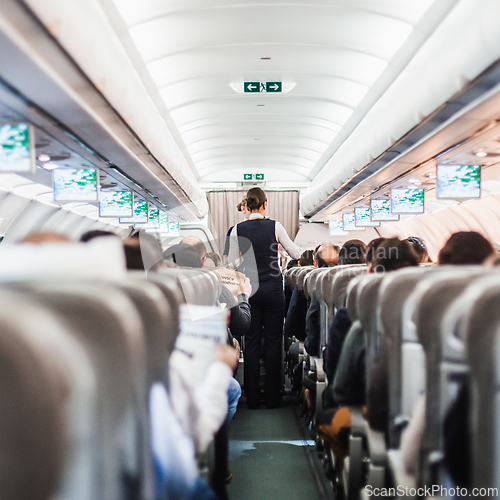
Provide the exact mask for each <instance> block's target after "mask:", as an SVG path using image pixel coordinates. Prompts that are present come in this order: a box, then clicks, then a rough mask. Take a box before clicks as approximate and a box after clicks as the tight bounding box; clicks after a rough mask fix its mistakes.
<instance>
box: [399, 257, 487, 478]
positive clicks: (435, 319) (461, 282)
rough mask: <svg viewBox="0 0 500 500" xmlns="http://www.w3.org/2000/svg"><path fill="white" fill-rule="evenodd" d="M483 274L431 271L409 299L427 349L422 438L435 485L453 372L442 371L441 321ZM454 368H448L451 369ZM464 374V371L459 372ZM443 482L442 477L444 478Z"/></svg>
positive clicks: (426, 468)
mask: <svg viewBox="0 0 500 500" xmlns="http://www.w3.org/2000/svg"><path fill="white" fill-rule="evenodd" d="M481 275H484V268H482V267H480V266H461V267H459V266H457V267H451V266H447V267H446V268H443V269H442V270H440V271H439V272H432V273H430V274H429V276H427V277H426V278H425V279H423V280H421V281H420V282H419V284H418V285H417V287H416V288H415V291H414V292H413V293H412V295H411V296H410V297H409V299H408V301H410V300H411V301H412V303H413V307H414V313H413V320H414V323H415V327H416V333H417V336H418V339H419V340H420V343H421V344H422V346H423V348H424V350H425V378H426V421H425V431H424V435H423V438H422V446H421V455H422V461H421V463H422V471H421V475H422V481H423V483H424V484H435V483H434V482H433V481H434V480H439V479H440V478H439V477H436V476H435V474H436V473H437V471H436V457H439V456H440V455H441V453H442V449H443V448H442V423H443V419H444V408H445V407H447V406H448V403H449V401H446V400H445V398H446V397H447V393H446V391H445V389H444V384H445V380H444V378H443V377H445V378H448V376H449V375H450V373H448V374H446V375H445V374H444V373H442V372H441V370H442V367H441V363H442V361H443V350H442V347H443V341H442V338H441V329H440V327H441V322H442V320H443V317H444V315H445V313H446V310H447V309H448V308H449V307H450V305H451V304H452V303H453V301H454V300H456V299H457V298H458V297H459V296H460V295H461V294H462V293H463V291H464V290H465V289H466V288H467V286H468V285H469V284H470V283H471V281H473V280H474V278H475V277H477V276H481ZM450 368H451V367H450V366H449V367H448V369H450ZM459 371H462V370H459ZM441 479H442V478H441Z"/></svg>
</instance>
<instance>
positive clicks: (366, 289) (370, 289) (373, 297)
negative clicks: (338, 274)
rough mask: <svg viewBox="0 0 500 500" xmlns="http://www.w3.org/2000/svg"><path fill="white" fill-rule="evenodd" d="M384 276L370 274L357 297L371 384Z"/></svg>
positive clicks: (368, 381)
mask: <svg viewBox="0 0 500 500" xmlns="http://www.w3.org/2000/svg"><path fill="white" fill-rule="evenodd" d="M384 276H385V275H384V274H382V273H380V274H379V273H377V274H368V275H367V276H365V277H364V279H363V280H362V281H361V283H360V284H359V290H358V296H357V299H358V300H357V316H358V319H359V321H360V322H361V326H362V327H363V330H364V331H365V333H366V380H367V384H369V383H370V373H371V369H372V366H373V362H374V361H375V356H376V354H377V352H378V348H379V340H378V331H377V323H376V314H377V297H378V292H379V289H380V285H381V284H382V280H383V279H384Z"/></svg>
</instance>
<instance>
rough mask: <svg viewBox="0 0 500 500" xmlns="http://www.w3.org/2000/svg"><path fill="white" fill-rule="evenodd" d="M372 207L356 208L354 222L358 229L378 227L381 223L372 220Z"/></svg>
mask: <svg viewBox="0 0 500 500" xmlns="http://www.w3.org/2000/svg"><path fill="white" fill-rule="evenodd" d="M370 215H371V213H370V207H356V208H355V209H354V220H355V224H356V226H358V227H377V226H380V222H375V221H372V220H371V216H370Z"/></svg>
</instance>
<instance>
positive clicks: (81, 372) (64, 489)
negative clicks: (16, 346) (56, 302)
mask: <svg viewBox="0 0 500 500" xmlns="http://www.w3.org/2000/svg"><path fill="white" fill-rule="evenodd" d="M0 332H1V334H0V338H2V339H3V338H4V336H7V335H10V334H12V333H15V334H16V335H17V336H18V337H19V338H20V339H22V342H23V343H24V344H25V347H24V349H26V353H25V354H27V353H29V352H30V350H33V349H34V350H36V355H37V356H38V357H39V359H38V361H41V362H43V363H45V364H46V363H48V364H49V367H50V369H51V371H52V372H54V373H53V375H54V376H57V377H58V378H59V380H58V381H57V387H56V390H57V398H56V399H57V401H56V408H55V409H53V410H52V411H53V412H54V414H53V415H52V417H51V418H50V421H48V422H45V423H44V422H42V419H43V418H44V417H45V416H46V412H47V411H50V410H49V409H48V407H45V408H44V409H43V410H40V411H37V410H35V408H32V410H31V411H28V410H27V409H26V408H25V410H24V411H23V415H21V416H19V415H18V416H17V423H16V424H15V426H14V427H11V428H10V430H11V431H13V433H12V435H11V436H10V437H9V438H8V439H9V442H10V443H11V444H12V445H15V449H9V448H8V447H7V446H6V442H5V441H4V439H3V437H4V434H3V433H2V431H3V432H9V431H8V429H9V424H7V423H6V422H5V421H4V420H3V418H2V417H5V416H7V415H8V414H7V413H5V412H2V411H1V410H0V414H1V415H2V417H0V419H2V424H0V435H2V438H0V440H1V441H2V444H1V445H0V454H2V453H5V454H6V459H4V458H1V459H0V464H5V465H8V466H9V469H10V471H9V472H8V474H7V475H5V473H6V471H5V470H4V468H3V466H0V469H1V471H0V475H1V479H0V495H1V497H2V498H22V499H31V498H37V499H38V498H47V496H46V495H47V490H48V488H49V486H48V485H49V483H51V482H52V483H54V484H53V485H52V486H51V487H50V489H52V490H54V487H56V486H57V494H56V497H57V498H59V499H61V500H69V499H72V500H73V499H74V500H90V499H93V498H95V495H96V493H97V492H96V491H95V490H94V489H93V488H92V485H93V477H92V474H93V471H92V469H91V455H92V451H93V450H92V447H93V443H92V438H93V433H94V431H95V429H94V428H93V426H92V423H93V422H94V421H95V416H96V376H95V372H94V370H93V368H92V365H91V361H90V359H89V357H88V355H87V353H86V352H85V349H84V348H83V346H82V345H81V343H79V342H78V341H77V340H76V339H74V337H73V336H72V335H71V334H70V333H69V332H68V327H67V325H65V324H63V323H62V322H61V321H60V320H59V319H58V318H57V317H55V315H53V314H51V313H50V312H49V311H48V310H47V309H46V308H43V307H42V305H41V304H39V303H37V302H36V301H34V300H32V299H31V298H29V297H28V296H27V295H26V294H19V293H16V292H13V291H12V290H10V291H6V290H5V289H0ZM0 350H1V349H0ZM25 354H23V356H24V355H25ZM38 361H37V360H35V361H33V365H34V366H33V368H35V367H36V364H37V362H38ZM21 363H22V362H20V364H19V367H18V368H21ZM0 366H1V368H0V369H5V370H8V371H9V377H12V379H11V382H12V381H13V380H14V378H15V377H13V375H14V374H15V371H16V370H17V369H18V368H15V369H11V368H9V367H8V364H7V363H4V361H3V360H2V362H1V363H0ZM9 377H4V376H2V377H1V381H0V384H2V383H8V382H9ZM25 382H29V386H28V387H19V388H18V392H17V394H15V397H16V404H18V405H22V404H23V401H24V398H27V397H31V396H30V394H31V391H36V392H37V395H38V396H43V397H44V401H43V402H42V403H43V404H44V405H49V404H51V402H53V400H54V394H53V393H54V387H53V383H52V381H51V380H49V381H47V380H46V375H44V374H43V373H41V374H39V376H38V378H36V379H33V380H29V379H25ZM39 384H41V386H40V387H39ZM4 397H5V398H7V394H6V393H4V392H3V389H2V405H1V408H8V407H9V405H8V404H7V401H8V399H4ZM11 408H12V409H14V408H15V405H12V407H11ZM61 410H62V412H63V415H62V418H61V415H60V412H61ZM10 416H12V417H13V416H14V413H11V414H10ZM54 425H55V426H56V429H57V434H54ZM40 431H41V432H40ZM14 432H15V434H14ZM18 432H20V433H21V434H20V435H18V434H17V433H18ZM34 432H37V433H38V434H40V435H39V436H36V435H34V434H33V433H34ZM63 434H65V438H66V439H65V442H64V450H61V436H62V435H63ZM27 440H33V442H32V444H31V445H29V446H28V447H27ZM36 440H38V441H36ZM44 442H45V447H46V448H45V449H44V450H42V449H40V448H39V445H40V444H42V443H44ZM60 453H63V457H59V458H57V455H58V454H60ZM18 454H20V456H18ZM19 458H22V459H23V460H24V465H20V463H19V462H18V459H19ZM35 461H38V463H35ZM55 463H57V464H58V467H59V470H57V478H58V479H57V481H56V482H54V481H55V479H54V474H56V471H55V470H54V468H53V467H54V464H55ZM31 471H34V472H35V474H34V475H33V477H32V474H31ZM12 481H21V482H22V483H23V484H22V489H23V491H25V492H28V491H29V490H30V489H31V490H32V493H27V494H24V493H21V492H20V493H19V495H13V494H12V492H11V494H6V490H5V489H4V488H10V487H12V486H13V483H12ZM20 491H21V490H20Z"/></svg>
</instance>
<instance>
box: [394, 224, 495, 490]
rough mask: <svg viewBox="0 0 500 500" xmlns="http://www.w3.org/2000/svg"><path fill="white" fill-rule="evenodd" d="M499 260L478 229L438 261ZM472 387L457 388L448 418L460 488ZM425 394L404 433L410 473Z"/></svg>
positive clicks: (452, 469) (450, 454) (449, 459)
mask: <svg viewBox="0 0 500 500" xmlns="http://www.w3.org/2000/svg"><path fill="white" fill-rule="evenodd" d="M494 259H495V250H494V248H493V246H492V245H491V243H490V242H489V241H488V240H487V239H486V238H485V237H484V236H482V235H481V234H479V233H476V232H474V231H470V232H468V231H463V232H458V233H454V234H452V235H451V236H450V238H449V239H448V241H447V242H446V243H445V245H444V246H443V248H442V249H441V250H440V251H439V254H438V264H439V265H446V264H453V265H470V264H485V265H490V262H492V261H494ZM468 408H469V387H468V384H467V383H466V384H464V385H463V386H461V387H460V388H459V390H458V391H457V398H456V400H455V402H454V403H452V405H451V407H450V409H449V410H448V413H447V415H446V418H445V421H444V451H445V457H444V462H445V464H446V467H447V469H448V472H449V473H450V477H451V479H452V480H453V481H454V483H455V484H457V485H458V486H460V487H463V488H467V487H469V486H470V479H471V478H470V471H471V467H470V466H469V460H470V435H469V426H468V423H467V422H468V415H467V413H468ZM425 416H426V404H425V395H422V396H421V397H420V399H419V400H418V401H417V402H416V404H415V408H414V411H413V417H412V419H411V420H410V423H409V425H408V427H407V428H406V429H405V431H404V432H403V434H402V436H401V453H402V456H403V462H404V464H405V469H406V471H407V472H408V473H409V474H414V473H415V472H416V470H417V465H418V459H419V456H420V446H421V441H422V436H423V433H424V430H425Z"/></svg>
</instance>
